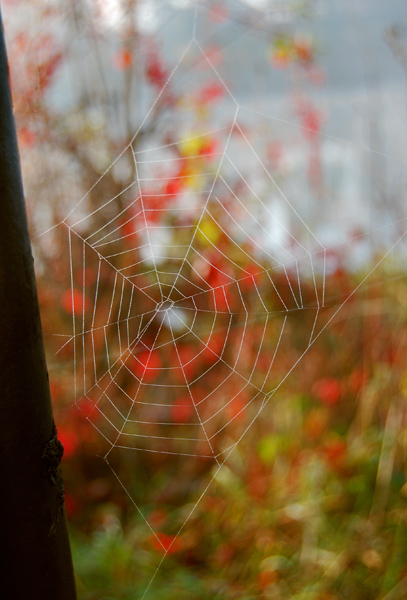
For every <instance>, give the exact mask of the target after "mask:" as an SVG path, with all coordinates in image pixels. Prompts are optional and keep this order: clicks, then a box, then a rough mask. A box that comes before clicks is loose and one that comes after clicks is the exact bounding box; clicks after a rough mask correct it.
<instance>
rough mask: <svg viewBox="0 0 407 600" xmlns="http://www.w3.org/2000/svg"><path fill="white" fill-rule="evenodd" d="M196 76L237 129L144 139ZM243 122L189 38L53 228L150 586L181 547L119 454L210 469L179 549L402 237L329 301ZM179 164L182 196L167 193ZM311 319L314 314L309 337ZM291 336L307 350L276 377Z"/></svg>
mask: <svg viewBox="0 0 407 600" xmlns="http://www.w3.org/2000/svg"><path fill="white" fill-rule="evenodd" d="M199 63H204V64H206V66H207V75H208V73H209V75H208V76H209V77H210V78H212V79H213V80H215V81H216V82H217V84H219V85H220V86H221V88H222V90H223V91H224V93H225V94H226V96H227V98H228V111H229V118H228V125H227V126H226V127H221V128H218V129H215V130H213V129H211V128H209V126H208V128H207V129H206V130H205V131H203V132H202V131H201V132H200V133H198V134H197V133H191V134H188V133H184V131H183V130H185V129H187V130H188V131H190V132H194V131H195V132H196V131H199V130H201V129H202V126H201V125H200V124H199V123H198V122H194V121H193V118H190V119H189V122H188V127H187V128H185V127H184V128H183V127H180V128H179V136H178V138H177V139H176V140H175V141H174V140H172V141H171V142H170V143H168V144H164V145H162V144H161V145H157V146H154V145H151V141H150V145H148V143H147V144H146V143H145V142H144V141H143V140H142V141H140V139H139V138H140V132H141V130H142V128H143V127H144V126H146V125H148V122H149V120H152V119H154V115H155V112H154V110H155V107H156V106H157V104H158V103H159V102H160V101H162V100H163V98H165V94H166V93H167V90H168V86H169V85H170V84H172V83H174V82H175V81H178V84H179V85H181V86H182V85H184V86H190V85H193V80H192V78H193V75H194V71H193V70H192V75H191V78H190V79H188V80H187V81H185V80H184V79H185V78H184V79H183V77H184V76H183V74H182V68H181V67H182V66H183V65H184V64H199ZM244 110H247V109H244V107H243V106H242V105H241V104H239V102H238V101H237V100H236V98H235V97H234V95H233V94H232V92H231V91H230V89H229V87H228V85H227V83H226V82H225V81H224V79H223V78H222V77H221V75H220V74H219V73H218V71H217V69H216V67H215V65H213V64H212V62H211V60H210V58H208V56H207V55H206V54H205V52H204V51H203V49H202V47H201V46H200V44H199V41H198V39H197V37H196V35H195V33H194V34H193V36H192V39H191V41H190V43H189V45H188V46H187V48H186V49H185V52H184V53H183V55H182V56H181V58H180V60H179V62H178V63H177V64H176V66H175V68H174V69H173V71H172V73H171V75H170V77H169V79H168V81H167V83H166V84H165V86H164V88H163V89H162V91H161V93H160V94H159V95H158V97H157V98H156V100H155V102H154V103H153V105H152V107H151V109H150V110H149V112H148V113H147V114H146V116H145V119H144V120H143V122H142V123H141V125H140V127H139V130H138V131H137V133H136V134H135V135H134V137H133V139H132V140H131V142H130V143H129V145H128V146H127V147H126V148H125V149H124V150H123V152H122V153H121V154H120V155H119V156H118V157H117V159H116V160H115V161H114V163H113V164H112V165H111V166H110V167H109V169H108V170H107V171H106V172H105V173H104V174H103V175H102V176H101V178H100V179H99V180H98V181H97V182H96V183H95V184H94V186H93V187H92V188H91V189H90V190H89V192H88V193H87V194H86V195H85V196H84V197H83V198H82V199H81V200H80V201H79V202H78V204H76V206H75V207H74V208H73V209H72V210H71V211H70V213H69V214H68V215H67V217H66V218H65V219H64V220H63V221H62V222H61V223H60V224H59V225H58V226H57V227H58V231H60V232H61V235H62V236H64V238H65V243H66V249H67V256H68V257H69V258H68V260H69V273H70V282H71V292H70V295H71V307H72V315H73V316H72V324H71V326H72V331H71V334H70V335H69V337H68V339H67V341H66V342H65V343H64V345H63V346H62V348H64V347H70V348H71V349H72V354H73V363H74V365H73V369H74V396H75V402H76V403H77V405H78V406H79V408H81V409H82V406H83V401H84V399H86V400H87V401H88V405H89V404H90V406H91V409H90V410H89V409H88V411H87V415H86V418H87V420H88V421H89V423H90V424H91V425H92V427H93V428H94V429H95V431H96V432H97V434H98V435H100V437H101V438H102V440H103V444H104V447H105V450H104V454H103V458H104V460H105V461H106V463H107V464H108V465H109V467H110V468H111V470H112V471H113V473H114V475H115V476H116V478H117V479H118V481H119V483H120V484H121V485H122V487H123V489H124V490H125V492H126V493H127V495H128V496H129V498H130V500H131V501H132V503H133V504H134V506H135V508H136V509H137V510H138V511H139V513H140V515H141V516H142V518H143V519H144V521H145V523H146V525H147V526H148V528H149V529H150V530H151V533H152V535H153V536H155V539H156V540H157V543H158V544H159V545H161V547H162V550H163V558H162V560H161V561H160V563H159V564H158V566H157V570H156V573H157V571H158V569H159V568H160V566H161V564H162V561H163V560H164V558H165V557H166V555H167V554H168V552H169V551H170V549H171V546H172V544H173V543H174V541H173V542H172V543H171V544H170V545H169V546H168V545H165V544H164V543H163V542H162V539H161V538H160V536H159V535H158V534H157V531H156V530H155V528H154V527H153V526H152V525H151V523H150V522H149V520H148V518H147V517H146V516H145V515H144V514H143V511H142V510H141V508H140V504H139V502H138V501H137V498H136V494H135V493H134V491H133V489H132V488H131V486H129V485H128V484H127V483H126V482H124V480H123V477H122V475H121V473H120V472H119V471H118V469H117V468H116V466H115V464H116V462H115V460H114V454H115V453H116V452H120V453H134V452H138V453H140V455H143V453H153V454H157V455H161V456H165V457H166V458H167V459H168V458H171V457H173V458H174V460H177V461H182V460H186V459H187V457H195V458H196V459H199V460H201V461H202V462H203V464H206V465H208V463H211V464H212V468H211V467H210V468H209V469H208V470H209V471H210V476H209V478H208V479H207V480H206V481H205V484H204V486H203V488H201V491H200V494H199V497H198V498H197V501H196V502H195V504H194V506H193V507H192V508H191V509H190V510H189V512H188V514H187V515H186V517H185V519H184V520H183V521H182V522H181V523H180V524H179V526H178V530H177V536H178V535H179V534H180V533H181V532H182V530H183V529H184V528H185V526H186V524H187V522H188V521H189V519H190V517H191V515H192V514H193V512H194V510H195V508H196V506H197V505H198V503H199V502H200V500H201V499H202V497H203V496H204V495H205V493H206V491H207V490H208V488H209V486H210V485H211V482H212V481H213V480H214V478H215V477H216V476H217V474H218V473H219V471H220V469H221V468H222V467H223V465H224V464H225V462H226V461H227V460H228V458H229V457H230V455H231V453H232V452H233V450H234V449H235V448H236V446H237V445H238V444H239V442H240V441H241V440H242V438H243V437H244V436H245V434H246V433H247V431H248V430H249V429H250V428H251V427H252V426H253V424H254V423H255V421H256V419H257V418H258V417H259V415H260V414H261V413H262V411H263V410H264V408H265V407H266V406H267V404H268V403H269V402H270V401H271V400H272V398H273V396H274V395H275V394H276V392H277V391H278V389H279V388H280V386H281V385H282V383H283V382H284V381H285V379H286V378H287V377H288V376H289V374H290V373H291V372H292V370H293V369H294V368H295V366H296V365H297V364H298V363H299V362H300V361H301V360H302V358H304V356H305V355H306V354H307V352H308V350H309V349H310V348H311V347H312V345H313V344H314V342H315V341H316V340H317V339H318V337H319V335H320V334H321V333H322V331H323V330H324V328H325V327H326V326H327V324H328V323H329V322H330V321H332V319H333V318H334V317H335V316H336V314H337V313H338V312H339V311H340V310H341V308H342V307H343V305H344V304H345V303H346V302H347V301H348V300H349V298H350V297H351V296H352V295H353V294H355V292H356V291H357V289H358V288H359V287H360V286H361V285H362V284H363V283H364V281H365V280H366V279H367V277H369V275H370V273H371V272H372V271H373V270H375V269H376V268H377V267H378V266H379V265H380V264H381V262H382V261H383V260H384V259H385V258H386V256H388V255H389V254H390V253H391V252H392V251H393V249H394V248H395V246H396V245H397V244H398V243H399V242H400V241H401V240H402V239H403V238H404V236H405V233H406V232H403V233H402V235H401V236H399V238H398V239H397V240H396V242H395V243H394V244H393V245H392V246H391V248H390V249H389V250H388V251H387V253H386V254H385V255H384V256H383V257H382V258H381V259H380V261H378V262H377V263H376V265H375V266H374V268H373V269H372V271H371V272H370V273H368V274H367V275H366V277H365V278H364V279H363V281H362V282H361V283H359V285H358V286H357V288H355V289H354V290H352V291H351V292H350V293H349V294H348V295H347V296H346V297H345V298H344V299H343V300H342V301H341V302H340V303H339V304H329V303H327V298H328V296H329V290H327V289H326V284H325V281H326V273H327V252H328V250H329V249H328V248H327V247H326V246H325V245H324V244H323V243H322V241H321V240H320V239H318V237H317V235H316V234H315V233H314V232H313V231H312V229H311V228H310V226H309V225H308V224H307V223H306V222H305V221H304V220H303V218H302V217H301V215H300V214H299V213H298V212H297V210H296V208H295V207H294V206H293V204H292V203H291V202H290V200H289V199H288V198H287V197H286V195H285V194H284V193H283V191H282V189H281V187H280V186H279V185H278V182H277V181H276V178H275V177H274V176H273V174H272V172H271V171H270V170H269V169H268V168H267V167H266V165H265V164H264V162H263V161H262V159H261V155H260V152H259V151H258V150H257V149H256V147H255V144H254V143H253V142H252V141H251V140H250V137H249V135H248V134H247V133H246V129H245V126H244V121H243V120H242V117H241V115H242V112H244ZM214 136H215V138H216V139H217V140H218V143H217V147H216V148H215V149H213V148H211V147H210V140H211V139H213V138H214ZM242 157H243V160H242ZM179 163H182V175H177V176H176V177H175V182H176V180H177V179H179V186H177V185H175V189H168V186H166V182H168V179H169V178H171V175H172V176H173V173H174V172H176V173H179V172H180V171H179ZM245 164H247V165H249V166H250V167H249V169H248V170H245V169H244V168H243V165H245ZM120 165H124V168H128V165H131V166H130V171H131V173H132V175H131V178H130V182H129V183H128V185H126V187H124V189H122V190H121V191H120V192H119V194H115V195H114V196H108V197H106V191H108V190H106V187H105V186H104V178H105V176H106V174H107V173H108V171H110V170H111V169H115V168H116V169H117V168H120ZM163 168H164V169H165V171H166V172H167V173H168V176H167V177H163V176H162V174H163ZM250 173H254V174H255V175H253V176H251V175H250ZM259 174H261V177H262V180H263V181H265V182H266V184H267V190H268V192H267V193H268V194H269V195H270V194H272V195H274V196H277V197H278V198H279V200H280V202H283V203H284V205H285V207H286V210H287V211H288V212H289V214H290V226H289V227H288V226H286V224H284V222H282V220H281V219H280V218H279V216H278V213H277V211H274V210H273V205H272V203H271V202H269V201H268V200H267V194H265V193H264V190H259V189H258V187H257V186H256V177H258V176H259ZM172 181H173V182H174V177H172ZM90 196H92V197H96V198H97V206H96V208H93V207H92V209H90V208H89V206H90V204H89V198H90ZM293 231H295V235H294V234H293V233H292V232H293ZM281 232H282V235H281ZM78 274H79V275H78ZM78 277H79V280H78ZM78 287H80V288H81V294H78V293H77V292H78ZM102 297H103V298H107V297H108V298H109V302H105V301H102ZM303 311H313V313H314V315H315V316H314V319H313V320H312V325H311V326H310V328H309V330H308V331H304V329H305V327H304V325H303V323H302V322H301V313H302V312H303ZM300 328H301V334H300ZM293 336H295V337H297V338H298V340H299V341H298V353H297V354H296V355H294V356H293V357H292V359H291V362H290V359H289V358H285V359H284V362H283V369H282V368H281V367H280V368H279V369H278V370H277V372H275V364H276V358H277V357H278V356H279V353H283V352H284V347H285V344H286V339H290V338H292V337H293ZM62 348H61V350H62ZM236 423H237V424H238V425H237V426H236V427H235V426H234V427H231V425H232V424H234V425H236ZM226 433H227V434H228V435H225V434H226ZM177 464H181V463H177ZM175 539H176V538H175ZM154 577H155V575H153V578H152V580H151V581H150V583H149V584H148V586H147V589H146V590H145V592H144V595H143V597H144V596H145V595H146V594H147V592H148V590H149V589H150V585H151V583H152V581H153V579H154Z"/></svg>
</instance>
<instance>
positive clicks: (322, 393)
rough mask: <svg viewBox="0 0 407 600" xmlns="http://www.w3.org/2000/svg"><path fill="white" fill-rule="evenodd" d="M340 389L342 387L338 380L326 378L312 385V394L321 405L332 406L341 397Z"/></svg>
mask: <svg viewBox="0 0 407 600" xmlns="http://www.w3.org/2000/svg"><path fill="white" fill-rule="evenodd" d="M342 387H343V386H342V384H341V382H340V381H338V379H334V378H333V377H326V378H325V379H320V380H319V381H317V382H316V383H315V384H314V386H313V387H312V392H313V394H314V395H315V396H316V397H317V398H318V400H320V401H321V402H322V403H323V404H327V405H328V406H332V405H334V404H336V403H337V402H338V400H339V399H340V397H341V396H342Z"/></svg>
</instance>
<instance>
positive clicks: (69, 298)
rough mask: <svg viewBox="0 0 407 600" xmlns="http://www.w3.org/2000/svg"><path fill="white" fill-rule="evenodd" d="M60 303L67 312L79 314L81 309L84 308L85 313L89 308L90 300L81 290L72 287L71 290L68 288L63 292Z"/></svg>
mask: <svg viewBox="0 0 407 600" xmlns="http://www.w3.org/2000/svg"><path fill="white" fill-rule="evenodd" d="M61 305H62V308H63V309H64V310H65V311H66V312H67V313H68V314H71V315H72V314H74V315H81V314H82V312H83V309H85V313H86V312H87V311H88V310H89V306H90V302H89V299H88V298H87V297H86V296H84V295H83V294H82V292H80V291H79V290H77V289H76V288H74V289H73V290H69V289H68V290H65V292H63V294H62V296H61Z"/></svg>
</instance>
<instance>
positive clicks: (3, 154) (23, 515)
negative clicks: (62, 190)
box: [0, 13, 76, 600]
mask: <svg viewBox="0 0 407 600" xmlns="http://www.w3.org/2000/svg"><path fill="white" fill-rule="evenodd" d="M0 307H1V313H0V481H1V493H0V540H1V547H2V558H1V559H0V596H1V597H2V598H4V599H5V600H28V599H29V600H51V599H52V600H74V599H75V598H76V592H75V583H74V575H73V567H72V559H71V552H70V546H69V538H68V530H67V523H66V517H65V510H64V492H63V483H62V478H61V472H60V467H59V462H60V459H61V456H62V452H63V448H62V445H61V444H60V442H59V441H58V439H57V436H56V430H55V426H54V421H53V416H52V408H51V399H50V391H49V384H48V374H47V368H46V362H45V353H44V347H43V339H42V330H41V321H40V313H39V306H38V298H37V290H36V284H35V275H34V266H33V257H32V253H31V245H30V240H29V234H28V225H27V217H26V212H25V203H24V192H23V185H22V180H21V170H20V160H19V154H18V147H17V136H16V130H15V124H14V117H13V111H12V101H11V92H10V86H9V71H8V64H7V56H6V48H5V42H4V32H3V25H2V20H1V13H0Z"/></svg>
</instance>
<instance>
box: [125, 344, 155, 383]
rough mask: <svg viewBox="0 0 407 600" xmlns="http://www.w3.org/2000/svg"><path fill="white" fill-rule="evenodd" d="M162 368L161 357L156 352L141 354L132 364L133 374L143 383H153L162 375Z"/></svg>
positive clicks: (145, 351) (147, 351)
mask: <svg viewBox="0 0 407 600" xmlns="http://www.w3.org/2000/svg"><path fill="white" fill-rule="evenodd" d="M161 368H162V362H161V357H160V355H159V353H158V352H157V351H156V350H153V351H152V352H150V351H149V350H144V351H142V352H140V354H137V356H135V357H134V359H133V361H132V363H131V370H132V372H133V373H134V375H135V376H136V377H137V378H138V379H142V380H143V381H153V380H154V379H155V378H156V377H158V375H159V374H160V371H161Z"/></svg>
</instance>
